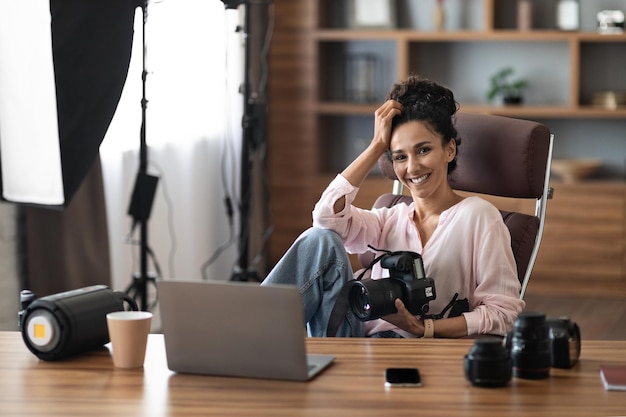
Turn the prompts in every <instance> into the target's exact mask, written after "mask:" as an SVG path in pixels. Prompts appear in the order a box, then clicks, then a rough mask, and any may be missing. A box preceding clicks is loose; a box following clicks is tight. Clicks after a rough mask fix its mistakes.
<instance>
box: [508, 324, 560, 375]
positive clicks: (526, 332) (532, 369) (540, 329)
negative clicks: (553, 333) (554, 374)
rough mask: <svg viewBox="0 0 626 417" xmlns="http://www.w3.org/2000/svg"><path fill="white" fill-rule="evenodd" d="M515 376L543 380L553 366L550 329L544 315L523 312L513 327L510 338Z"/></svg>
mask: <svg viewBox="0 0 626 417" xmlns="http://www.w3.org/2000/svg"><path fill="white" fill-rule="evenodd" d="M510 343H511V358H512V359H513V376H515V377H518V378H526V379H543V378H547V377H548V376H549V375H550V367H551V366H552V362H551V361H552V359H551V348H550V335H549V327H548V323H547V321H546V316H545V314H543V313H536V312H523V313H521V314H520V315H519V316H518V318H517V320H515V324H514V326H513V334H512V336H511V338H510Z"/></svg>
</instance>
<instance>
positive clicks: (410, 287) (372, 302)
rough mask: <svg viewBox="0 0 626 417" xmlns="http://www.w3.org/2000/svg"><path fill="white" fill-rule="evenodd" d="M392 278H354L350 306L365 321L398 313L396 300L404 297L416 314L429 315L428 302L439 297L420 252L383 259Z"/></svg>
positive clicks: (388, 255)
mask: <svg viewBox="0 0 626 417" xmlns="http://www.w3.org/2000/svg"><path fill="white" fill-rule="evenodd" d="M380 265H381V266H382V267H383V268H385V269H388V270H389V278H381V279H370V278H367V279H364V280H361V281H354V282H352V284H351V287H350V289H349V292H348V299H349V303H350V307H351V308H352V311H353V312H354V314H355V315H356V316H357V317H358V318H359V319H360V320H362V321H367V320H374V319H377V318H380V317H382V316H386V315H388V314H393V313H396V312H397V310H396V306H395V304H394V301H395V299H396V298H399V299H401V300H402V302H403V303H404V305H405V306H406V308H407V309H408V310H409V312H411V314H414V315H425V314H426V313H427V312H428V303H429V302H430V301H431V300H434V299H435V298H436V293H435V282H434V281H433V279H432V278H426V276H425V273H424V264H423V262H422V257H421V256H420V254H418V253H415V252H409V251H401V252H391V253H388V254H385V255H383V256H382V257H381V258H380Z"/></svg>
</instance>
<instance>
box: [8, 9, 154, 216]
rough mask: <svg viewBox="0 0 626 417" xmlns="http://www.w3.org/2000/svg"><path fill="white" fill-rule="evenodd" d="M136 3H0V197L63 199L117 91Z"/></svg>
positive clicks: (100, 134)
mask: <svg viewBox="0 0 626 417" xmlns="http://www.w3.org/2000/svg"><path fill="white" fill-rule="evenodd" d="M141 4H142V1H141V0H106V1H102V0H99V1H96V0H48V1H34V2H33V1H24V0H3V1H1V2H0V172H1V181H0V188H1V195H0V198H1V199H2V200H4V201H10V202H15V203H26V204H34V205H44V206H58V207H61V208H62V207H64V206H66V205H67V204H68V203H69V201H70V199H71V197H72V195H73V194H74V192H75V191H76V190H77V188H78V186H79V185H80V183H81V181H82V180H83V178H84V177H85V175H86V173H87V172H88V170H89V168H90V167H91V166H92V164H93V162H94V160H95V158H96V157H97V155H98V149H99V147H100V144H101V143H102V139H103V138H104V135H105V133H106V131H107V129H108V127H109V124H110V122H111V119H112V118H113V115H114V113H115V109H116V107H117V104H118V102H119V99H120V96H121V94H122V88H123V86H124V83H125V81H126V76H127V74H128V67H129V64H130V56H131V47H132V40H133V26H134V24H133V22H134V18H135V9H136V8H137V7H139V6H140V5H141ZM131 139H134V136H132V138H131V136H130V135H129V140H131Z"/></svg>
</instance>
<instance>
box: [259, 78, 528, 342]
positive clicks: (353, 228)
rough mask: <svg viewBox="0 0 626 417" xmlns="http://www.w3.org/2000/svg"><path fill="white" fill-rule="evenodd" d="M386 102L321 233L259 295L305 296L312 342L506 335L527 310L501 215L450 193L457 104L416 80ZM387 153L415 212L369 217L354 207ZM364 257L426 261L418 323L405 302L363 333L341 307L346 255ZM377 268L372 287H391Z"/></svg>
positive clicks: (405, 208)
mask: <svg viewBox="0 0 626 417" xmlns="http://www.w3.org/2000/svg"><path fill="white" fill-rule="evenodd" d="M387 98H388V99H387V101H386V102H385V103H383V104H382V105H381V106H380V107H379V108H378V109H377V110H376V112H375V121H374V132H373V137H372V140H371V143H370V144H369V146H368V147H367V148H366V149H365V150H364V151H363V152H362V153H361V154H360V155H359V156H357V157H356V159H355V160H354V161H353V162H352V163H350V165H348V167H347V168H346V169H344V170H343V171H342V172H341V174H339V175H338V176H337V177H336V178H335V179H334V180H333V181H332V182H331V183H330V184H329V185H328V187H327V188H326V190H325V191H324V193H323V194H322V196H321V198H320V200H319V201H318V203H317V204H316V206H315V208H314V210H313V226H314V227H313V228H311V229H309V230H307V231H306V232H304V233H303V234H302V235H301V236H300V237H299V238H298V239H297V240H296V242H295V243H294V244H293V245H292V247H291V248H290V249H289V250H288V251H287V253H286V254H285V255H284V256H283V258H282V259H281V260H280V261H279V263H278V264H277V265H276V267H275V268H274V270H272V271H271V273H270V274H269V275H268V277H267V278H266V279H265V281H264V283H263V284H264V285H271V284H294V285H296V286H298V287H299V288H300V289H301V291H302V300H303V304H304V311H305V320H306V322H307V324H308V326H309V330H310V333H311V334H312V335H314V336H326V335H329V336H335V335H337V336H353V337H354V336H357V337H359V336H368V337H433V336H434V337H463V336H467V335H476V334H486V333H489V334H499V335H504V334H506V332H507V331H508V330H510V329H511V327H512V324H513V322H514V321H515V319H516V318H517V315H518V314H519V312H520V311H521V310H522V308H523V306H524V302H523V301H522V300H520V299H519V291H520V282H519V281H518V279H517V270H516V265H515V260H514V258H513V253H512V249H511V245H510V234H509V232H508V229H507V228H506V226H505V224H504V222H503V220H502V216H501V215H500V212H499V211H498V210H497V209H496V208H495V207H494V206H493V205H491V204H490V203H488V202H487V201H485V200H483V199H481V198H478V197H467V198H463V197H462V196H461V195H459V194H457V193H456V192H455V191H454V190H453V189H452V187H451V185H450V182H449V176H448V174H449V173H451V172H452V171H453V170H454V169H455V167H456V154H457V150H458V145H459V144H460V138H459V137H458V134H457V131H456V129H455V127H454V123H453V121H454V120H453V119H454V117H455V114H456V111H457V108H458V105H457V103H456V101H455V99H454V95H453V93H452V91H450V90H449V89H447V88H446V87H443V86H441V85H438V84H436V83H434V82H432V81H430V80H427V79H422V78H419V77H416V76H412V77H409V78H408V79H407V80H405V81H402V82H400V83H398V84H395V85H394V86H393V87H392V88H391V90H390V92H389V94H388V97H387ZM385 153H387V154H388V155H391V160H392V161H393V169H394V171H395V174H396V176H397V177H398V179H399V180H400V181H401V182H402V183H403V184H404V185H405V187H406V188H408V189H409V190H410V192H411V197H412V200H413V201H412V203H411V204H408V205H407V204H396V205H394V206H393V207H391V208H387V207H385V208H380V209H371V210H365V209H361V208H358V207H355V206H353V204H352V203H353V201H354V199H355V197H356V195H357V193H358V192H359V187H360V186H361V184H362V183H363V181H364V179H365V177H366V176H367V175H368V173H369V172H370V171H371V169H372V167H373V166H374V165H376V164H377V162H378V160H379V158H380V157H381V156H382V157H383V158H385V156H384V154H385ZM367 251H373V252H375V254H376V255H377V259H379V260H380V259H381V257H382V255H381V254H385V253H397V252H407V251H408V252H411V253H416V254H418V255H420V254H421V259H422V260H423V266H424V271H425V276H426V277H427V278H432V279H433V280H434V282H435V283H436V294H437V295H436V298H435V299H434V300H433V301H432V302H431V303H430V306H429V308H427V309H426V310H425V311H424V313H423V314H421V315H414V314H413V313H412V311H415V310H414V309H413V307H414V305H405V302H406V303H409V302H411V301H410V300H408V299H404V298H396V299H395V300H391V301H392V302H394V306H395V309H396V312H395V313H393V314H389V315H386V316H383V317H382V318H377V319H375V320H366V321H365V323H363V322H361V321H359V317H361V316H359V315H358V314H356V313H355V312H354V311H353V310H354V305H352V309H350V308H349V303H348V302H347V301H346V296H347V292H346V290H345V289H346V288H350V286H351V285H352V280H353V275H352V270H351V267H350V265H351V264H350V261H349V258H348V255H347V253H364V252H367ZM382 264H383V262H382V261H381V262H380V263H374V265H372V266H371V278H372V279H374V280H378V279H385V278H387V277H388V276H390V274H392V275H391V277H392V278H393V273H392V272H391V271H390V270H387V267H386V266H383V265H382ZM407 269H410V268H407ZM348 291H349V290H348ZM387 293H393V292H387ZM387 293H385V294H387ZM393 294H395V293H393ZM385 297H386V296H385ZM393 297H395V295H393ZM379 298H380V297H379ZM382 298H384V297H382ZM371 299H372V300H373V299H374V298H371ZM368 307H370V306H368ZM372 308H373V307H372ZM431 311H432V312H433V313H434V314H431V313H430V312H431Z"/></svg>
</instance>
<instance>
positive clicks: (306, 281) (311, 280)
mask: <svg viewBox="0 0 626 417" xmlns="http://www.w3.org/2000/svg"><path fill="white" fill-rule="evenodd" d="M352 279H354V278H353V273H352V266H351V264H350V258H349V257H348V254H347V253H346V250H345V248H344V246H343V242H342V241H341V238H340V237H339V235H338V234H337V233H336V232H334V231H332V230H325V229H319V228H310V229H308V230H307V231H305V232H304V233H303V234H301V235H300V236H299V237H298V239H296V241H295V242H294V243H293V245H292V246H291V247H290V248H289V249H288V250H287V252H286V253H285V255H284V256H283V257H282V258H281V260H280V261H279V262H278V264H276V266H275V267H274V269H272V271H271V272H270V273H269V275H268V276H267V278H265V280H264V281H263V283H262V284H261V285H272V284H287V285H295V286H297V287H298V289H299V290H300V294H301V296H302V304H303V309H304V320H305V321H306V324H308V328H309V334H310V335H311V336H314V337H324V336H326V329H327V327H328V320H329V318H330V315H331V312H332V310H333V307H334V305H335V301H336V300H337V297H338V296H339V293H340V292H341V289H342V287H343V286H344V285H345V284H346V283H347V282H348V281H350V280H352ZM336 336H338V337H350V336H351V337H363V336H365V328H364V326H363V322H361V321H360V320H359V319H358V318H357V317H356V316H355V315H354V314H353V313H352V310H350V309H348V312H347V313H346V316H345V319H344V320H343V322H342V323H341V325H340V326H339V329H338V331H337V334H336Z"/></svg>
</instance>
